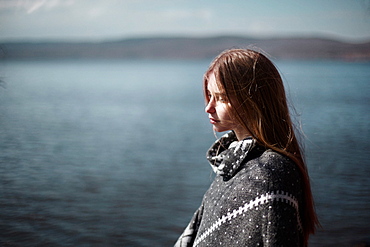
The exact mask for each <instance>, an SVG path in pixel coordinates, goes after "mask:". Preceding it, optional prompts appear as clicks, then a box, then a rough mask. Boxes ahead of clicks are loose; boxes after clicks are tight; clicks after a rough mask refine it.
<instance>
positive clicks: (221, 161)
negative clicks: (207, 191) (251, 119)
mask: <svg viewBox="0 0 370 247" xmlns="http://www.w3.org/2000/svg"><path fill="white" fill-rule="evenodd" d="M255 145H256V141H255V140H254V139H253V138H252V137H247V138H245V139H244V140H241V141H238V140H237V138H236V135H235V133H234V132H229V133H227V134H225V135H223V136H222V137H221V138H220V139H219V140H217V141H216V142H215V143H214V144H213V145H212V146H211V148H210V149H209V150H208V152H207V160H208V161H209V163H210V165H211V167H212V169H213V171H214V172H215V173H216V174H218V175H220V176H223V178H224V180H229V179H230V178H232V177H233V176H234V175H235V173H236V172H237V171H238V169H239V167H240V166H241V164H242V161H243V160H244V159H245V157H247V155H248V153H249V151H250V150H252V149H253V148H254V147H255Z"/></svg>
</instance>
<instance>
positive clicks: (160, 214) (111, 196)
mask: <svg viewBox="0 0 370 247" xmlns="http://www.w3.org/2000/svg"><path fill="white" fill-rule="evenodd" d="M209 62H210V61H101V60H100V61H18V62H4V61H3V62H1V63H0V75H1V78H2V80H3V81H5V84H3V87H0V148H1V149H0V150H1V151H0V245H1V246H133V247H136V246H150V247H152V246H172V245H173V243H174V242H175V241H176V239H177V237H178V236H179V234H180V233H181V232H182V230H183V229H184V227H185V226H186V225H187V223H188V221H189V220H190V217H191V216H192V214H193V212H194V211H195V209H196V208H197V207H198V206H199V204H200V202H201V199H202V196H203V194H204V192H205V191H206V190H207V188H208V186H209V184H210V183H211V181H212V178H213V175H212V172H211V168H210V167H209V165H208V164H207V162H206V159H205V152H206V150H207V149H208V147H209V146H210V145H211V144H212V143H213V142H214V140H215V137H214V135H213V133H212V130H211V126H210V124H209V123H208V118H207V115H206V114H205V113H204V111H203V108H204V102H203V98H202V88H201V87H202V86H201V84H202V76H203V72H204V71H205V70H206V68H207V66H208V63H209ZM276 63H277V65H278V67H279V69H280V70H281V71H282V73H283V76H284V78H285V81H286V83H287V89H288V93H289V97H290V98H291V101H292V102H293V103H294V104H295V108H296V111H297V115H298V117H299V118H300V120H301V122H302V128H303V131H304V132H305V135H306V141H305V145H306V156H307V163H308V169H309V172H310V175H311V180H312V187H313V193H314V196H315V200H316V207H317V212H318V214H319V217H320V221H321V224H322V229H320V230H319V231H318V233H317V234H316V235H315V236H313V237H311V239H310V246H356V245H359V244H361V243H367V244H370V224H369V222H370V193H369V192H370V188H369V185H370V178H369V175H370V166H369V165H370V164H369V160H370V151H369V138H370V135H369V122H370V117H369V116H370V114H369V103H370V88H369V87H370V63H346V62H333V61H277V62H276ZM362 246H365V245H362Z"/></svg>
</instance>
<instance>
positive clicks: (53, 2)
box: [0, 0, 74, 14]
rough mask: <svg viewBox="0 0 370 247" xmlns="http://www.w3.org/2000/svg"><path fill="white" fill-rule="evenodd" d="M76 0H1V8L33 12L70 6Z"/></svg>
mask: <svg viewBox="0 0 370 247" xmlns="http://www.w3.org/2000/svg"><path fill="white" fill-rule="evenodd" d="M72 4H74V0H0V10H24V11H26V13H27V14H31V13H33V12H35V11H37V10H39V9H46V10H48V9H52V8H55V7H59V6H70V5H72Z"/></svg>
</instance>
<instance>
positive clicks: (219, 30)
mask: <svg viewBox="0 0 370 247" xmlns="http://www.w3.org/2000/svg"><path fill="white" fill-rule="evenodd" d="M222 34H232V35H243V36H252V37H276V36H310V35H314V36H321V37H329V38H337V39H340V40H346V41H353V42H362V41H369V40H370V0H224V1H219V0H0V40H20V39H28V40H30V39H31V40H45V39H46V40H60V39H61V40H98V41H99V40H107V39H119V38H128V37H138V36H139V37H141V36H159V35H166V36H171V35H176V36H186V35H192V36H210V35H222Z"/></svg>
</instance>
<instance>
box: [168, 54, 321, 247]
mask: <svg viewBox="0 0 370 247" xmlns="http://www.w3.org/2000/svg"><path fill="white" fill-rule="evenodd" d="M204 93H205V100H206V103H207V106H206V108H205V111H206V113H208V116H209V119H210V122H211V124H212V125H213V129H214V131H217V132H224V131H230V132H228V133H227V134H225V135H223V136H222V137H221V138H220V139H219V140H217V141H216V142H215V143H214V144H213V145H212V146H211V148H210V149H209V150H208V152H207V159H208V161H209V163H210V165H211V167H212V168H213V170H214V172H215V173H216V177H215V179H214V181H213V183H212V184H211V186H210V188H209V189H208V191H207V192H206V193H205V195H204V198H203V201H202V204H201V206H200V207H199V209H198V210H197V211H196V212H195V214H194V216H193V218H192V219H191V221H190V223H189V225H188V226H187V227H186V229H185V230H184V232H183V234H182V235H181V236H180V238H179V239H178V241H177V242H176V244H175V246H176V247H182V246H212V247H215V246H289V247H291V246H306V245H307V241H308V237H309V235H310V234H313V233H314V232H315V229H316V226H317V225H318V219H317V216H316V213H315V210H314V205H313V198H312V194H311V188H310V182H309V176H308V173H307V169H306V166H305V162H304V159H303V154H302V151H301V148H300V145H299V143H298V141H297V138H296V136H295V133H294V127H293V123H292V121H291V118H290V115H289V109H288V105H287V100H286V96H285V90H284V85H283V82H282V79H281V77H280V75H279V72H278V71H277V69H276V68H275V66H274V65H273V64H272V62H271V61H270V60H269V59H268V58H267V57H266V56H264V55H263V54H261V53H259V52H256V51H253V50H244V49H233V50H227V51H224V52H223V53H221V54H220V55H219V56H218V57H216V58H215V60H214V61H213V62H212V63H211V65H210V67H209V69H208V71H207V72H206V73H205V76H204Z"/></svg>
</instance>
